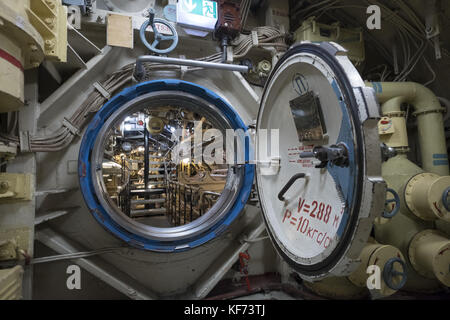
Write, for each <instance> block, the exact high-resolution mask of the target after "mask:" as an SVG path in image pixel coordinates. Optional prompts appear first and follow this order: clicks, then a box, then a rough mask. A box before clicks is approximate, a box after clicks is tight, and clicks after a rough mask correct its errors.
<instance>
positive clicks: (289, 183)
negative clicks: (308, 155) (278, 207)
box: [278, 173, 306, 201]
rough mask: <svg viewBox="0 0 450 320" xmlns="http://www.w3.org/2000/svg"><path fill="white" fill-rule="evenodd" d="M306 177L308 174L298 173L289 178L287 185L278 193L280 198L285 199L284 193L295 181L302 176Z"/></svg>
mask: <svg viewBox="0 0 450 320" xmlns="http://www.w3.org/2000/svg"><path fill="white" fill-rule="evenodd" d="M304 177H306V174H304V173H297V174H294V175H293V176H292V178H290V179H289V181H288V182H287V183H286V185H285V186H284V187H283V188H282V189H281V190H280V192H279V193H278V199H279V200H280V201H284V194H285V193H286V191H288V190H289V188H290V187H291V186H292V185H293V184H294V182H295V181H296V180H298V179H300V178H304Z"/></svg>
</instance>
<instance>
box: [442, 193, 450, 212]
mask: <svg viewBox="0 0 450 320" xmlns="http://www.w3.org/2000/svg"><path fill="white" fill-rule="evenodd" d="M449 193H450V187H448V188H447V189H445V190H444V192H443V193H442V204H443V205H444V208H445V210H447V211H450V202H449V201H448V196H449Z"/></svg>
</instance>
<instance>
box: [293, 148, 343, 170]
mask: <svg viewBox="0 0 450 320" xmlns="http://www.w3.org/2000/svg"><path fill="white" fill-rule="evenodd" d="M300 158H316V159H318V160H320V163H319V164H318V165H316V168H325V167H326V166H327V165H328V162H330V163H331V164H332V165H336V166H338V167H347V166H348V164H349V162H348V150H347V147H346V146H345V144H343V143H338V144H334V145H331V146H330V147H324V146H317V147H314V149H313V151H312V152H309V151H305V152H301V153H300Z"/></svg>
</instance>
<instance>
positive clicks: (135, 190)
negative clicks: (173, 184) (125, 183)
mask: <svg viewBox="0 0 450 320" xmlns="http://www.w3.org/2000/svg"><path fill="white" fill-rule="evenodd" d="M130 192H131V193H156V192H163V193H164V192H166V189H156V188H150V189H134V190H130Z"/></svg>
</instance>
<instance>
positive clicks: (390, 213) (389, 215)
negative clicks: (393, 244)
mask: <svg viewBox="0 0 450 320" xmlns="http://www.w3.org/2000/svg"><path fill="white" fill-rule="evenodd" d="M387 193H391V194H392V195H393V196H394V198H393V199H386V206H387V205H389V204H390V203H395V205H394V207H393V208H392V210H391V211H387V210H385V211H384V212H383V218H387V219H390V218H392V217H393V216H395V215H396V214H397V212H398V210H400V197H399V196H398V194H397V192H395V190H394V189H391V188H387V189H386V198H387Z"/></svg>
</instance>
